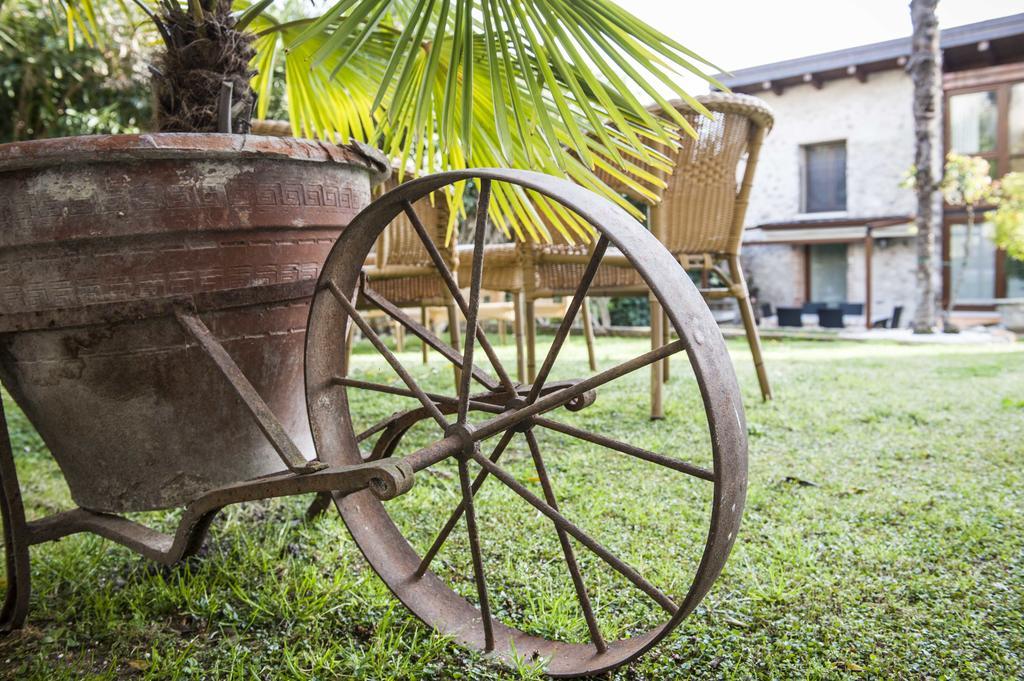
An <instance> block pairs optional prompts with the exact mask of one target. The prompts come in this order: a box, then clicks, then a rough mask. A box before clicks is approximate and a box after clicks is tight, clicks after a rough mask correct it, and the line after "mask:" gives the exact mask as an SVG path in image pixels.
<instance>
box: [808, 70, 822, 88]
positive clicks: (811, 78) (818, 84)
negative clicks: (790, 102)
mask: <svg viewBox="0 0 1024 681" xmlns="http://www.w3.org/2000/svg"><path fill="white" fill-rule="evenodd" d="M803 81H804V82H805V83H810V84H811V85H813V86H814V88H815V89H816V90H820V89H821V88H823V87H825V83H823V82H822V80H821V78H820V77H819V76H816V75H815V74H813V73H805V74H804V75H803Z"/></svg>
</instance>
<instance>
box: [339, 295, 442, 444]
mask: <svg viewBox="0 0 1024 681" xmlns="http://www.w3.org/2000/svg"><path fill="white" fill-rule="evenodd" d="M327 287H328V289H330V291H331V293H332V294H333V295H334V298H335V300H337V301H338V304H339V305H341V307H342V309H343V310H345V313H346V314H347V315H348V316H349V318H350V319H351V320H352V321H353V322H355V324H356V326H358V327H359V330H360V331H361V332H362V333H363V335H364V336H366V338H368V339H369V341H370V343H372V344H373V347H374V348H376V349H377V352H379V353H380V354H381V355H383V356H384V359H385V360H387V363H388V364H390V365H391V368H392V369H394V370H395V373H397V374H398V376H399V378H401V379H402V382H403V383H405V385H406V386H408V387H409V390H410V391H412V393H413V394H414V395H415V397H416V399H418V400H419V401H420V402H421V403H422V404H423V407H424V408H425V409H426V410H427V413H429V414H430V415H431V417H433V419H434V420H435V421H436V422H437V424H438V425H439V426H441V429H442V430H445V431H447V430H448V425H449V424H448V421H447V419H445V417H444V416H443V415H442V414H441V412H440V411H439V410H438V408H437V405H436V404H434V402H433V401H431V399H430V398H429V397H427V395H426V393H424V392H423V390H422V389H421V388H420V386H419V384H418V383H417V382H416V380H415V379H414V378H413V377H412V376H411V375H410V374H409V372H408V371H406V369H405V367H404V366H402V363H401V362H399V361H398V358H397V357H395V355H394V353H392V352H391V350H390V349H388V346H387V345H385V344H384V341H382V340H381V339H380V336H378V335H377V332H376V331H374V330H373V328H372V327H371V326H370V325H369V324H368V323H367V322H366V320H365V319H363V316H362V315H361V314H359V312H358V311H357V310H356V308H355V306H354V305H353V304H352V303H351V302H350V301H349V299H348V298H346V297H345V294H343V293H342V292H341V290H340V289H339V288H338V286H337V285H336V284H335V283H334V282H333V281H329V282H327Z"/></svg>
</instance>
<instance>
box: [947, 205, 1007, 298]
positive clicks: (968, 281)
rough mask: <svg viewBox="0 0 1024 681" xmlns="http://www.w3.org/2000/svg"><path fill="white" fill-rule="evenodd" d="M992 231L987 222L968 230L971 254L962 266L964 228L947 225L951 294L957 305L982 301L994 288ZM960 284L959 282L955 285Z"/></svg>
mask: <svg viewBox="0 0 1024 681" xmlns="http://www.w3.org/2000/svg"><path fill="white" fill-rule="evenodd" d="M994 234H995V228H994V227H993V226H992V225H991V224H990V223H987V222H983V223H982V224H980V225H979V224H975V225H974V228H973V229H972V230H971V243H970V255H969V256H968V257H967V262H966V266H965V262H964V252H965V251H964V247H965V246H966V243H965V242H966V240H967V225H959V224H956V225H950V226H949V256H950V258H951V260H952V263H951V264H952V266H953V280H952V286H953V287H954V288H956V289H957V290H954V291H953V292H952V293H953V295H954V298H955V301H956V302H957V303H970V302H985V301H987V300H990V299H991V298H992V294H993V292H994V291H995V288H996V246H995V243H994V242H993V241H992V237H993V235H994ZM957 282H959V283H957Z"/></svg>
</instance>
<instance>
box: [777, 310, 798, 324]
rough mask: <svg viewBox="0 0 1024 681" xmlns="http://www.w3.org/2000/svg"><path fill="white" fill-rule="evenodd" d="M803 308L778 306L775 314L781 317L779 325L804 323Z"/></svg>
mask: <svg viewBox="0 0 1024 681" xmlns="http://www.w3.org/2000/svg"><path fill="white" fill-rule="evenodd" d="M803 312H804V311H803V308H799V307H777V308H775V314H776V315H777V316H778V318H779V326H794V327H801V326H803V325H804V316H803Z"/></svg>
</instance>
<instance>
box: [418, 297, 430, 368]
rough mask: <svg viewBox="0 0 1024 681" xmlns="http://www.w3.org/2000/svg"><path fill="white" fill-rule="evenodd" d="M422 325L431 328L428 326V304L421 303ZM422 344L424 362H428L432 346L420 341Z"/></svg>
mask: <svg viewBox="0 0 1024 681" xmlns="http://www.w3.org/2000/svg"><path fill="white" fill-rule="evenodd" d="M420 325H421V326H422V327H423V328H424V329H426V328H429V327H428V326H427V306H426V305H420ZM420 346H421V347H422V348H423V363H424V364H426V363H427V362H428V361H429V359H430V358H429V354H430V346H429V345H427V344H426V343H420Z"/></svg>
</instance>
